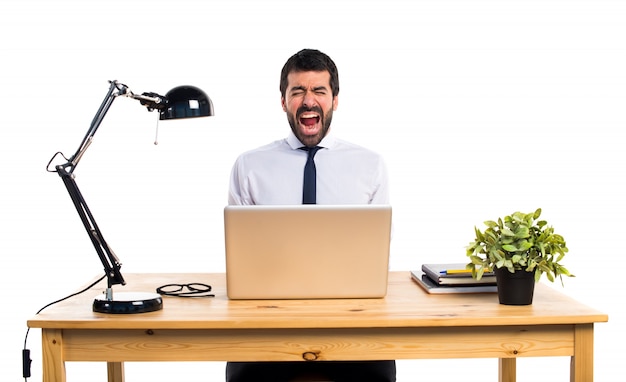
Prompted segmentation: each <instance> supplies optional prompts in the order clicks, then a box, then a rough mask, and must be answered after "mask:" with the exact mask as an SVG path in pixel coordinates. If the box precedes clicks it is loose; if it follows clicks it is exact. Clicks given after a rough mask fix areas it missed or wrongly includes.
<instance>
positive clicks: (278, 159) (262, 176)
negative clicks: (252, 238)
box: [228, 132, 389, 205]
mask: <svg viewBox="0 0 626 382" xmlns="http://www.w3.org/2000/svg"><path fill="white" fill-rule="evenodd" d="M318 146H321V147H323V148H322V149H321V150H319V151H318V152H317V154H316V155H315V167H316V169H317V204H388V203H389V186H388V179H387V169H386V166H385V163H384V161H383V159H382V157H381V156H380V155H378V154H377V153H375V152H373V151H371V150H368V149H366V148H363V147H361V146H358V145H355V144H352V143H349V142H346V141H343V140H340V139H336V138H334V137H333V136H332V134H329V135H327V136H326V137H325V138H324V139H323V140H322V141H321V142H320V144H319V145H318ZM300 147H303V145H302V143H300V141H299V140H298V138H296V136H295V135H294V134H293V133H292V132H290V134H289V136H288V137H287V138H285V139H281V140H278V141H275V142H272V143H270V144H268V145H265V146H262V147H259V148H257V149H254V150H251V151H248V152H245V153H243V154H241V155H240V156H239V157H238V158H237V160H236V161H235V164H234V166H233V169H232V173H231V178H230V189H229V195H228V204H283V205H290V204H302V184H303V181H304V175H303V174H304V165H305V163H306V159H307V152H306V151H304V150H301V149H300Z"/></svg>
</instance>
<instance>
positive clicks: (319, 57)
mask: <svg viewBox="0 0 626 382" xmlns="http://www.w3.org/2000/svg"><path fill="white" fill-rule="evenodd" d="M308 71H314V72H323V71H327V72H328V73H330V89H331V91H332V93H333V97H335V96H336V95H337V94H339V72H338V71H337V66H336V65H335V63H334V62H333V60H332V59H331V58H330V57H328V55H326V54H325V53H322V52H320V51H319V50H316V49H302V50H301V51H299V52H298V53H296V54H294V55H293V56H291V57H289V59H288V60H287V62H286V63H285V66H283V70H282V71H281V73H280V94H281V95H282V96H283V97H285V93H286V92H287V76H288V75H289V73H291V72H308Z"/></svg>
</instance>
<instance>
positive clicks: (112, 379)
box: [107, 362, 124, 382]
mask: <svg viewBox="0 0 626 382" xmlns="http://www.w3.org/2000/svg"><path fill="white" fill-rule="evenodd" d="M107 372H108V374H109V379H108V381H109V382H124V363H123V362H107Z"/></svg>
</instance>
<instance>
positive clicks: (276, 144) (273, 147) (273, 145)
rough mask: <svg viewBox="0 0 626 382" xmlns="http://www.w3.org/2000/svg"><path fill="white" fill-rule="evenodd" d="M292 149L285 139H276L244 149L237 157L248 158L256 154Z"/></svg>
mask: <svg viewBox="0 0 626 382" xmlns="http://www.w3.org/2000/svg"><path fill="white" fill-rule="evenodd" d="M289 151H292V150H291V148H290V147H289V145H288V144H287V142H286V140H285V139H278V140H276V141H273V142H270V143H267V144H265V145H262V146H258V147H256V148H253V149H250V150H247V151H244V152H243V153H241V154H240V155H239V158H250V157H257V156H265V155H267V154H273V153H280V152H289Z"/></svg>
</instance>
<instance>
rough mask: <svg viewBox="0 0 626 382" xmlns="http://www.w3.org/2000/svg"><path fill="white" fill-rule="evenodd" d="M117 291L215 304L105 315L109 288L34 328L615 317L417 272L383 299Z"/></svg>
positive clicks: (215, 276)
mask: <svg viewBox="0 0 626 382" xmlns="http://www.w3.org/2000/svg"><path fill="white" fill-rule="evenodd" d="M124 277H125V279H126V281H127V285H126V286H116V287H115V288H114V290H115V291H124V292H130V291H132V292H134V291H141V292H155V290H156V288H157V287H159V286H161V285H164V284H169V283H191V282H201V283H206V284H209V285H211V286H212V287H213V292H214V294H215V297H211V298H180V297H167V296H166V297H163V306H164V307H163V309H162V310H160V311H156V312H150V313H141V314H123V315H119V314H102V313H94V312H93V311H92V302H93V299H94V297H95V296H97V295H98V294H99V293H100V291H102V290H104V288H105V283H104V282H103V283H102V284H99V285H98V286H97V287H95V288H93V289H91V290H89V291H87V292H85V293H83V294H81V295H79V296H75V297H73V298H71V299H69V300H66V301H63V302H61V303H58V304H55V305H53V306H51V307H48V308H46V309H45V310H44V311H42V312H41V313H40V314H39V315H37V316H35V317H33V318H31V319H30V320H29V321H28V326H29V327H31V328H47V329H141V328H153V329H166V328H167V329H252V328H253V329H259V328H359V327H363V328H372V327H381V328H384V327H387V328H390V327H433V326H436V327H446V326H493V325H544V324H581V323H594V322H606V321H608V316H607V315H606V314H604V313H602V312H599V311H597V310H595V309H592V308H590V307H588V306H586V305H584V304H581V303H579V302H577V301H576V300H574V299H572V298H570V297H568V296H566V295H564V294H563V293H560V292H559V291H557V290H555V289H554V288H551V287H549V286H547V285H544V284H542V283H538V284H537V285H536V289H535V296H534V300H533V304H532V305H528V306H507V305H501V304H499V303H498V297H497V295H496V294H495V293H484V294H444V295H430V294H427V293H426V292H424V291H423V290H422V289H421V288H420V287H419V286H418V285H417V284H416V283H415V282H414V281H413V280H412V279H411V276H410V273H409V272H408V271H406V272H390V274H389V288H388V293H387V296H386V297H385V298H383V299H338V300H332V299H325V300H242V301H235V300H229V299H228V298H227V297H226V286H225V285H226V283H225V275H224V274H223V273H184V274H183V273H180V274H176V273H170V274H156V273H155V274H148V273H146V274H139V273H137V274H128V275H124Z"/></svg>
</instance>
